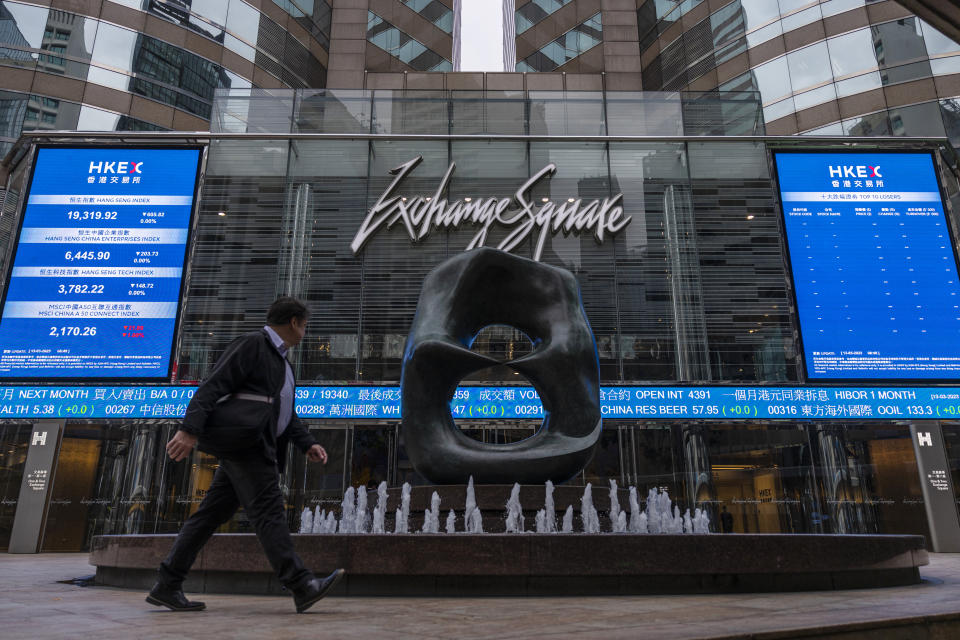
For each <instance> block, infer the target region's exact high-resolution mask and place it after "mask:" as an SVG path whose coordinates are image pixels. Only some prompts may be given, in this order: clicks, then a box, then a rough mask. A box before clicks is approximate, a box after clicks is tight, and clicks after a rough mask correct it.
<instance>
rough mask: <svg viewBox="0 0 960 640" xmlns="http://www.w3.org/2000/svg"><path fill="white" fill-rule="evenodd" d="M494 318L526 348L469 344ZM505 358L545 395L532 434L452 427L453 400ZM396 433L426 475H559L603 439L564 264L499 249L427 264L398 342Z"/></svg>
mask: <svg viewBox="0 0 960 640" xmlns="http://www.w3.org/2000/svg"><path fill="white" fill-rule="evenodd" d="M493 324H503V325H509V326H511V327H515V328H516V329H518V330H520V331H522V332H523V333H524V334H526V335H527V337H528V338H530V340H531V342H532V343H533V352H532V353H530V354H529V355H526V356H523V357H521V358H517V359H516V360H510V361H508V362H503V363H501V362H499V361H498V360H495V359H494V358H491V357H489V356H485V355H482V354H479V353H476V352H474V351H471V350H470V345H471V344H472V342H473V340H474V339H475V338H476V336H477V334H478V333H479V332H480V331H481V330H482V329H483V328H484V327H487V326H490V325H493ZM498 364H504V365H506V366H508V367H510V368H512V369H513V370H515V371H517V372H519V373H520V374H522V375H524V376H526V377H527V379H528V380H529V381H530V382H531V383H532V385H533V387H534V388H535V389H536V390H537V393H538V394H539V395H540V399H541V401H542V402H543V409H544V419H543V423H542V424H541V426H540V428H539V430H538V431H537V433H536V434H535V435H533V436H531V437H529V438H527V439H525V440H521V441H520V442H515V443H512V444H504V445H498V444H487V443H482V442H479V441H477V440H474V439H472V438H470V437H468V436H467V435H465V434H464V433H462V432H461V431H460V430H459V429H458V428H457V426H456V425H455V424H454V420H453V416H452V414H451V412H450V400H451V399H452V398H453V395H454V392H455V391H456V389H457V385H458V384H459V382H460V381H461V380H463V378H464V377H465V376H467V375H469V374H471V373H473V372H476V371H480V370H481V369H485V368H487V367H490V366H494V365H498ZM401 392H402V413H403V427H402V429H403V438H404V443H405V446H406V450H407V453H408V454H409V456H410V460H411V462H412V463H413V466H414V468H415V469H416V470H417V471H418V472H419V473H420V474H421V475H423V476H424V478H426V479H428V480H429V481H431V482H434V483H438V484H462V483H466V482H467V480H468V478H469V477H470V476H473V479H474V481H475V482H477V483H482V484H501V483H513V482H520V483H530V484H533V483H543V482H546V481H547V480H552V481H553V482H563V481H566V480H569V479H570V478H572V477H573V476H574V475H576V474H577V473H579V472H580V471H581V470H582V469H583V467H584V466H585V465H586V464H587V462H589V460H590V458H591V457H592V455H593V451H594V448H595V447H596V444H597V442H598V441H599V438H600V431H601V428H602V421H601V417H600V372H599V365H598V361H597V347H596V343H595V342H594V338H593V332H592V331H591V329H590V323H589V322H588V320H587V316H586V313H585V312H584V310H583V304H582V303H581V300H580V290H579V287H578V285H577V281H576V279H575V278H574V277H573V275H572V274H571V273H570V272H569V271H566V270H564V269H560V268H558V267H553V266H549V265H545V264H543V263H540V262H535V261H533V260H529V259H526V258H521V257H518V256H515V255H512V254H509V253H505V252H503V251H498V250H496V249H489V248H480V249H475V250H472V251H468V252H466V253H462V254H458V255H456V256H454V257H453V258H450V259H449V260H446V261H445V262H443V263H441V264H440V265H438V266H437V267H435V268H434V269H433V271H431V272H430V273H429V274H428V275H427V277H426V279H425V280H424V283H423V289H422V290H421V292H420V302H419V304H418V307H417V313H416V316H415V317H414V320H413V326H412V327H411V329H410V335H409V337H408V338H407V343H406V346H405V348H404V359H403V374H402V378H401Z"/></svg>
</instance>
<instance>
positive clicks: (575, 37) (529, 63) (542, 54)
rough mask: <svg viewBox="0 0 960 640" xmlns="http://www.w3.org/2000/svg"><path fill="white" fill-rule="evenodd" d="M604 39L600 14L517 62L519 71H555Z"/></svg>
mask: <svg viewBox="0 0 960 640" xmlns="http://www.w3.org/2000/svg"><path fill="white" fill-rule="evenodd" d="M602 40H603V24H602V23H601V20H600V14H599V13H598V14H596V15H594V16H593V17H592V18H590V19H589V20H587V21H586V22H584V23H582V24H579V25H577V26H576V27H574V28H573V29H571V30H570V31H567V32H566V33H564V34H563V35H562V36H560V37H559V38H557V39H556V40H553V41H552V42H550V43H548V44H546V45H545V46H543V47H541V48H540V50H538V51H536V52H534V53H532V54H531V55H529V56H527V57H526V58H524V59H523V60H520V61H518V62H517V71H553V70H554V69H556V68H557V67H560V66H562V65H564V64H566V63H568V62H570V61H571V60H573V59H574V58H576V57H577V56H579V55H581V54H582V53H584V52H585V51H587V50H588V49H592V48H593V47H595V46H597V45H598V44H600V42H601V41H602Z"/></svg>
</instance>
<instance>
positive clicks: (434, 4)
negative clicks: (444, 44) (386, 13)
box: [400, 0, 533, 33]
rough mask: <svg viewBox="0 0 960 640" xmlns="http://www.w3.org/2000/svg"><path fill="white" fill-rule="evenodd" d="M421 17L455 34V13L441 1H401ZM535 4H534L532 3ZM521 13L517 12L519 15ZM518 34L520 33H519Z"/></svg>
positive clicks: (442, 29)
mask: <svg viewBox="0 0 960 640" xmlns="http://www.w3.org/2000/svg"><path fill="white" fill-rule="evenodd" d="M400 1H401V2H403V4H405V5H407V6H408V7H410V8H411V9H413V10H414V11H416V12H417V13H419V14H420V15H421V16H423V17H424V18H426V19H427V20H429V21H430V22H432V23H433V24H435V25H436V26H437V27H438V28H439V29H440V30H441V31H445V32H446V33H452V32H453V12H452V11H451V10H450V9H449V8H448V7H447V5H445V4H443V3H442V2H440V0H400ZM530 4H533V3H530ZM519 13H520V12H519V11H517V14H519ZM517 33H520V32H519V31H517Z"/></svg>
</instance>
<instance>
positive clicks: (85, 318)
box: [0, 147, 200, 380]
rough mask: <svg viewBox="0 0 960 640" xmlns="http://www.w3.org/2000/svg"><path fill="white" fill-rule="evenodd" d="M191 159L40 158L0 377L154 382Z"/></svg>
mask: <svg viewBox="0 0 960 640" xmlns="http://www.w3.org/2000/svg"><path fill="white" fill-rule="evenodd" d="M199 161H200V150H199V149H196V148H187V149H185V148H176V149H173V148H170V149H144V148H105V147H97V148H62V147H57V148H40V149H38V150H37V157H36V164H35V167H34V171H33V176H32V179H31V184H30V188H29V191H28V196H27V204H26V208H25V210H24V214H23V219H22V223H21V228H20V234H19V236H18V242H17V251H16V254H15V256H14V259H13V268H12V270H11V272H10V277H9V278H8V285H7V290H6V293H5V297H4V304H3V313H2V317H0V378H11V379H32V380H35V379H43V378H65V379H70V378H105V379H110V378H114V379H121V378H125V379H150V378H153V379H165V378H168V377H169V374H170V362H171V356H172V350H173V336H174V331H175V328H176V322H177V311H178V309H179V307H180V295H181V288H182V276H183V267H184V259H185V257H186V249H187V240H188V235H189V230H190V221H191V216H192V212H193V203H194V196H195V191H196V183H197V170H198V166H199Z"/></svg>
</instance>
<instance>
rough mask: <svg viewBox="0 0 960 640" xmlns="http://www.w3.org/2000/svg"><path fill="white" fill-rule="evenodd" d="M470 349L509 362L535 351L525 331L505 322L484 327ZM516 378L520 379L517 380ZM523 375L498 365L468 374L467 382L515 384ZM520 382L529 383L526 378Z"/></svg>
mask: <svg viewBox="0 0 960 640" xmlns="http://www.w3.org/2000/svg"><path fill="white" fill-rule="evenodd" d="M470 350H471V351H475V352H477V353H481V354H483V355H485V356H489V357H491V358H493V359H495V360H499V361H500V362H509V361H510V360H516V359H517V358H521V357H523V356H526V355H529V354H530V353H531V352H533V342H531V341H530V338H528V337H527V335H526V334H525V333H523V332H522V331H520V330H519V329H515V328H514V327H510V326H507V325H504V324H492V325H490V326H488V327H484V328H483V329H482V330H481V331H480V333H478V334H477V337H476V338H474V339H473V344H471V345H470ZM514 378H517V379H518V380H517V381H515V380H514ZM520 378H523V376H519V375H514V371H513V370H512V369H510V367H505V366H497V367H489V368H487V369H483V370H482V371H477V372H475V373H472V374H470V375H469V376H467V377H466V378H465V379H464V381H465V382H499V383H503V384H515V383H517V382H519V379H520ZM519 384H527V382H526V379H523V382H519Z"/></svg>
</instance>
